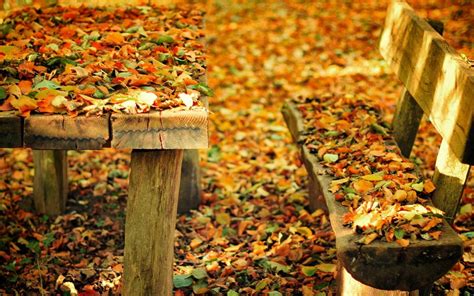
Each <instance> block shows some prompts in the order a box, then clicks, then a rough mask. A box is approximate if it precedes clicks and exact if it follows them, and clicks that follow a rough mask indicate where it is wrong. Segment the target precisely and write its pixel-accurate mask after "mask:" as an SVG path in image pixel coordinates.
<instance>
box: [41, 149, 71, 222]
mask: <svg viewBox="0 0 474 296" xmlns="http://www.w3.org/2000/svg"><path fill="white" fill-rule="evenodd" d="M33 162H34V167H35V176H34V182H33V199H34V203H35V208H36V210H37V211H38V212H40V213H44V214H48V215H58V214H61V213H62V212H63V211H64V209H65V207H66V200H67V193H68V180H67V151H66V150H33Z"/></svg>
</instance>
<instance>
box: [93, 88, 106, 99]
mask: <svg viewBox="0 0 474 296" xmlns="http://www.w3.org/2000/svg"><path fill="white" fill-rule="evenodd" d="M92 96H93V97H94V98H97V99H103V98H105V94H104V93H103V92H101V91H100V90H96V91H95V93H94V94H93V95H92Z"/></svg>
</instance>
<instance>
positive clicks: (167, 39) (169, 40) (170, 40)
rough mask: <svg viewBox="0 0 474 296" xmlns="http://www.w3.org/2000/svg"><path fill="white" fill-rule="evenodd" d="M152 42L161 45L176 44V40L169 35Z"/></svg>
mask: <svg viewBox="0 0 474 296" xmlns="http://www.w3.org/2000/svg"><path fill="white" fill-rule="evenodd" d="M152 42H153V43H156V44H158V45H161V44H163V43H174V39H173V37H171V36H168V35H161V36H160V37H159V38H158V39H155V40H152Z"/></svg>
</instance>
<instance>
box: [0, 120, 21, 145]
mask: <svg viewBox="0 0 474 296" xmlns="http://www.w3.org/2000/svg"><path fill="white" fill-rule="evenodd" d="M22 146H23V118H21V117H18V116H16V115H14V114H12V113H10V112H0V147H2V148H3V147H4V148H16V147H22Z"/></svg>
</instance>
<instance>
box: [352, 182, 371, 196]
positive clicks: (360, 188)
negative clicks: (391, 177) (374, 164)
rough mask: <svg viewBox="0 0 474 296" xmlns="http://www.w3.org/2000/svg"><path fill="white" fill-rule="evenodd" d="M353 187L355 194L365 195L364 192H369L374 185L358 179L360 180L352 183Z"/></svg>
mask: <svg viewBox="0 0 474 296" xmlns="http://www.w3.org/2000/svg"><path fill="white" fill-rule="evenodd" d="M353 186H354V189H355V190H356V191H357V192H360V193H365V192H367V191H369V190H371V189H372V188H374V184H372V182H370V181H366V180H364V179H360V180H357V181H355V182H354V183H353Z"/></svg>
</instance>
